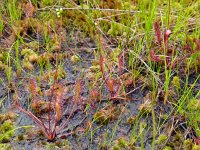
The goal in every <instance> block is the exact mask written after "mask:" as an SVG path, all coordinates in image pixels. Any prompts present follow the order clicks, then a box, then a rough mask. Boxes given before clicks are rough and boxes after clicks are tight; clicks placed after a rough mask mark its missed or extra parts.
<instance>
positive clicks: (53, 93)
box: [15, 75, 81, 141]
mask: <svg viewBox="0 0 200 150" xmlns="http://www.w3.org/2000/svg"><path fill="white" fill-rule="evenodd" d="M37 89H38V87H37V84H36V81H35V79H31V80H30V86H29V91H30V92H31V94H32V97H33V101H32V105H31V106H32V110H35V113H32V112H31V111H29V110H25V109H24V108H22V106H21V105H20V102H19V101H18V99H17V100H16V101H15V106H16V108H18V109H19V110H20V111H21V112H23V113H25V114H26V115H28V116H29V117H30V118H32V119H33V121H34V122H35V123H36V124H37V125H38V126H39V127H40V128H41V129H42V131H43V133H44V135H45V136H46V137H47V139H48V140H49V141H52V140H54V139H55V138H56V135H58V134H60V133H62V130H63V129H64V128H65V127H66V126H67V124H68V122H69V119H70V117H71V116H72V115H73V112H74V110H75V107H76V105H77V102H78V100H79V96H80V93H81V81H80V80H77V81H76V83H75V96H74V99H73V100H74V105H73V108H72V110H71V112H70V114H69V116H68V117H67V118H65V119H66V120H64V121H61V118H62V116H63V115H64V114H63V93H64V89H63V85H62V84H60V83H58V81H57V77H56V75H55V77H54V83H53V85H52V86H51V88H50V90H49V94H48V97H49V101H47V106H46V108H47V109H46V112H45V114H47V116H45V115H44V116H43V115H42V112H41V105H42V99H40V98H39V94H38V92H37ZM60 122H63V123H62V124H61V123H60Z"/></svg>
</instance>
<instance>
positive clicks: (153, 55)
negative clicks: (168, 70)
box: [150, 50, 162, 62]
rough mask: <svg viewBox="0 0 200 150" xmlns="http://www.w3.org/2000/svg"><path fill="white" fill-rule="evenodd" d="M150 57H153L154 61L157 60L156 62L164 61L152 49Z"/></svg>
mask: <svg viewBox="0 0 200 150" xmlns="http://www.w3.org/2000/svg"><path fill="white" fill-rule="evenodd" d="M150 59H151V60H152V61H155V62H160V61H162V60H161V59H160V57H159V56H156V55H155V52H154V51H153V50H151V51H150Z"/></svg>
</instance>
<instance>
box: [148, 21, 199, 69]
mask: <svg viewBox="0 0 200 150" xmlns="http://www.w3.org/2000/svg"><path fill="white" fill-rule="evenodd" d="M154 29H155V33H156V37H157V41H158V45H159V47H160V49H161V50H162V54H164V55H165V57H164V59H163V57H161V56H159V55H156V52H155V51H154V50H151V51H150V59H151V60H152V61H155V62H161V63H164V62H165V61H166V63H167V68H169V67H172V68H174V67H175V66H176V65H177V64H179V63H180V62H181V61H183V60H184V59H186V58H188V57H190V56H191V55H192V54H194V53H197V52H198V51H199V50H200V41H199V40H198V39H196V38H194V40H193V42H194V44H195V45H196V48H195V49H193V48H192V46H191V45H190V44H189V42H186V45H185V46H184V47H183V48H182V50H185V52H186V54H185V55H184V56H182V57H180V58H176V59H175V60H173V61H172V57H173V55H174V54H175V53H174V51H176V49H177V47H175V48H169V42H168V39H169V37H170V35H171V33H172V32H171V30H165V31H164V36H162V32H161V30H160V25H159V23H158V22H155V23H154Z"/></svg>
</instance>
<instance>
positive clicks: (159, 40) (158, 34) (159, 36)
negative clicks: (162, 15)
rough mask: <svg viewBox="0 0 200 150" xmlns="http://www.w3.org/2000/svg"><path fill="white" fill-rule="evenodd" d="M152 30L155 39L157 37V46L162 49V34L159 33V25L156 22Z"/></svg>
mask: <svg viewBox="0 0 200 150" xmlns="http://www.w3.org/2000/svg"><path fill="white" fill-rule="evenodd" d="M154 30H155V32H156V37H157V40H158V43H159V46H160V47H162V33H161V31H160V25H159V23H158V22H155V23H154Z"/></svg>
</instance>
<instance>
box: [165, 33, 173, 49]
mask: <svg viewBox="0 0 200 150" xmlns="http://www.w3.org/2000/svg"><path fill="white" fill-rule="evenodd" d="M171 34H172V32H171V30H166V31H165V33H164V43H165V46H167V42H168V39H169V36H170V35H171Z"/></svg>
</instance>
